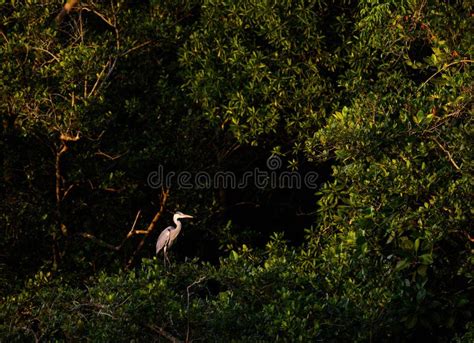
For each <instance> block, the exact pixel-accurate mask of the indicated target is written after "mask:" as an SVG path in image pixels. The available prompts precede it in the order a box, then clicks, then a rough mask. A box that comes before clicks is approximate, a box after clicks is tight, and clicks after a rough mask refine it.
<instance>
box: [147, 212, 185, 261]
mask: <svg viewBox="0 0 474 343" xmlns="http://www.w3.org/2000/svg"><path fill="white" fill-rule="evenodd" d="M185 218H189V219H190V218H193V216H190V215H188V214H184V213H182V212H179V211H178V212H176V213H175V214H174V216H173V221H174V223H175V224H176V227H174V226H168V227H167V228H166V229H164V230H163V231H161V233H160V235H159V236H158V240H157V241H156V254H157V255H158V253H159V252H160V251H161V249H163V261H164V264H165V266H166V261H168V264H169V265H171V263H170V260H169V259H168V253H167V251H168V250H169V249H170V248H171V246H172V245H173V243H174V241H175V240H176V237H178V235H179V232H180V231H181V222H180V221H179V219H185Z"/></svg>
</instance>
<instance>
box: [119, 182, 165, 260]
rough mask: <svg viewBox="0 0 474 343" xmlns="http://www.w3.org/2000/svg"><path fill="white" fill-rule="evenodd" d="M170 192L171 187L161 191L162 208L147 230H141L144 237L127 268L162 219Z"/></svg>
mask: <svg viewBox="0 0 474 343" xmlns="http://www.w3.org/2000/svg"><path fill="white" fill-rule="evenodd" d="M168 194H169V189H166V190H163V191H162V192H161V201H160V209H159V210H158V212H156V214H155V216H154V217H153V220H152V221H151V223H150V224H149V225H148V227H147V228H146V230H143V232H140V233H142V234H143V237H142V238H141V241H140V243H139V244H138V246H137V248H136V249H135V252H134V253H133V255H132V257H131V258H130V259H129V260H128V263H127V266H126V268H130V266H131V265H132V264H133V262H134V260H135V258H136V257H137V255H138V253H139V252H140V250H141V249H142V247H143V245H144V244H145V241H146V239H147V237H148V236H149V235H150V233H151V232H152V231H153V230H154V228H155V226H156V224H157V223H158V220H159V219H160V217H161V215H162V214H163V212H164V210H165V204H166V200H167V199H168ZM135 231H136V230H135ZM140 231H141V230H140Z"/></svg>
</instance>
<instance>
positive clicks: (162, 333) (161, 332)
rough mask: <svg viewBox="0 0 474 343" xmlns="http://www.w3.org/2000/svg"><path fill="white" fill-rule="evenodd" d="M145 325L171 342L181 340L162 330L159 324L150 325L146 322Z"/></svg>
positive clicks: (179, 342) (174, 342)
mask: <svg viewBox="0 0 474 343" xmlns="http://www.w3.org/2000/svg"><path fill="white" fill-rule="evenodd" d="M146 326H147V327H148V328H149V329H151V330H152V331H153V332H156V333H157V334H159V335H160V336H163V337H164V338H166V339H167V340H169V341H170V342H173V343H182V341H180V340H179V339H177V338H176V337H174V336H173V335H171V334H170V333H168V332H166V331H165V330H163V328H160V327H159V326H156V325H150V324H147V325H146Z"/></svg>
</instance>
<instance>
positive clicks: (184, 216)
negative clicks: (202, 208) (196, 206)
mask: <svg viewBox="0 0 474 343" xmlns="http://www.w3.org/2000/svg"><path fill="white" fill-rule="evenodd" d="M181 218H194V217H193V216H190V215H189V214H183V216H182V217H181Z"/></svg>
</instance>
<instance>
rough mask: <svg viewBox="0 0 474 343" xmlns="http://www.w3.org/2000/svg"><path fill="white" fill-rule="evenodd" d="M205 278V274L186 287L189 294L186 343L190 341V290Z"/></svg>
mask: <svg viewBox="0 0 474 343" xmlns="http://www.w3.org/2000/svg"><path fill="white" fill-rule="evenodd" d="M205 278H206V277H205V276H201V277H200V278H199V279H198V280H196V281H194V282H193V283H192V284H190V285H189V286H188V287H186V294H187V302H186V317H187V324H186V340H185V342H186V343H188V342H189V297H190V293H189V290H190V289H191V287H193V286H195V285H197V284H199V283H201V282H203V281H204V279H205Z"/></svg>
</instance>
